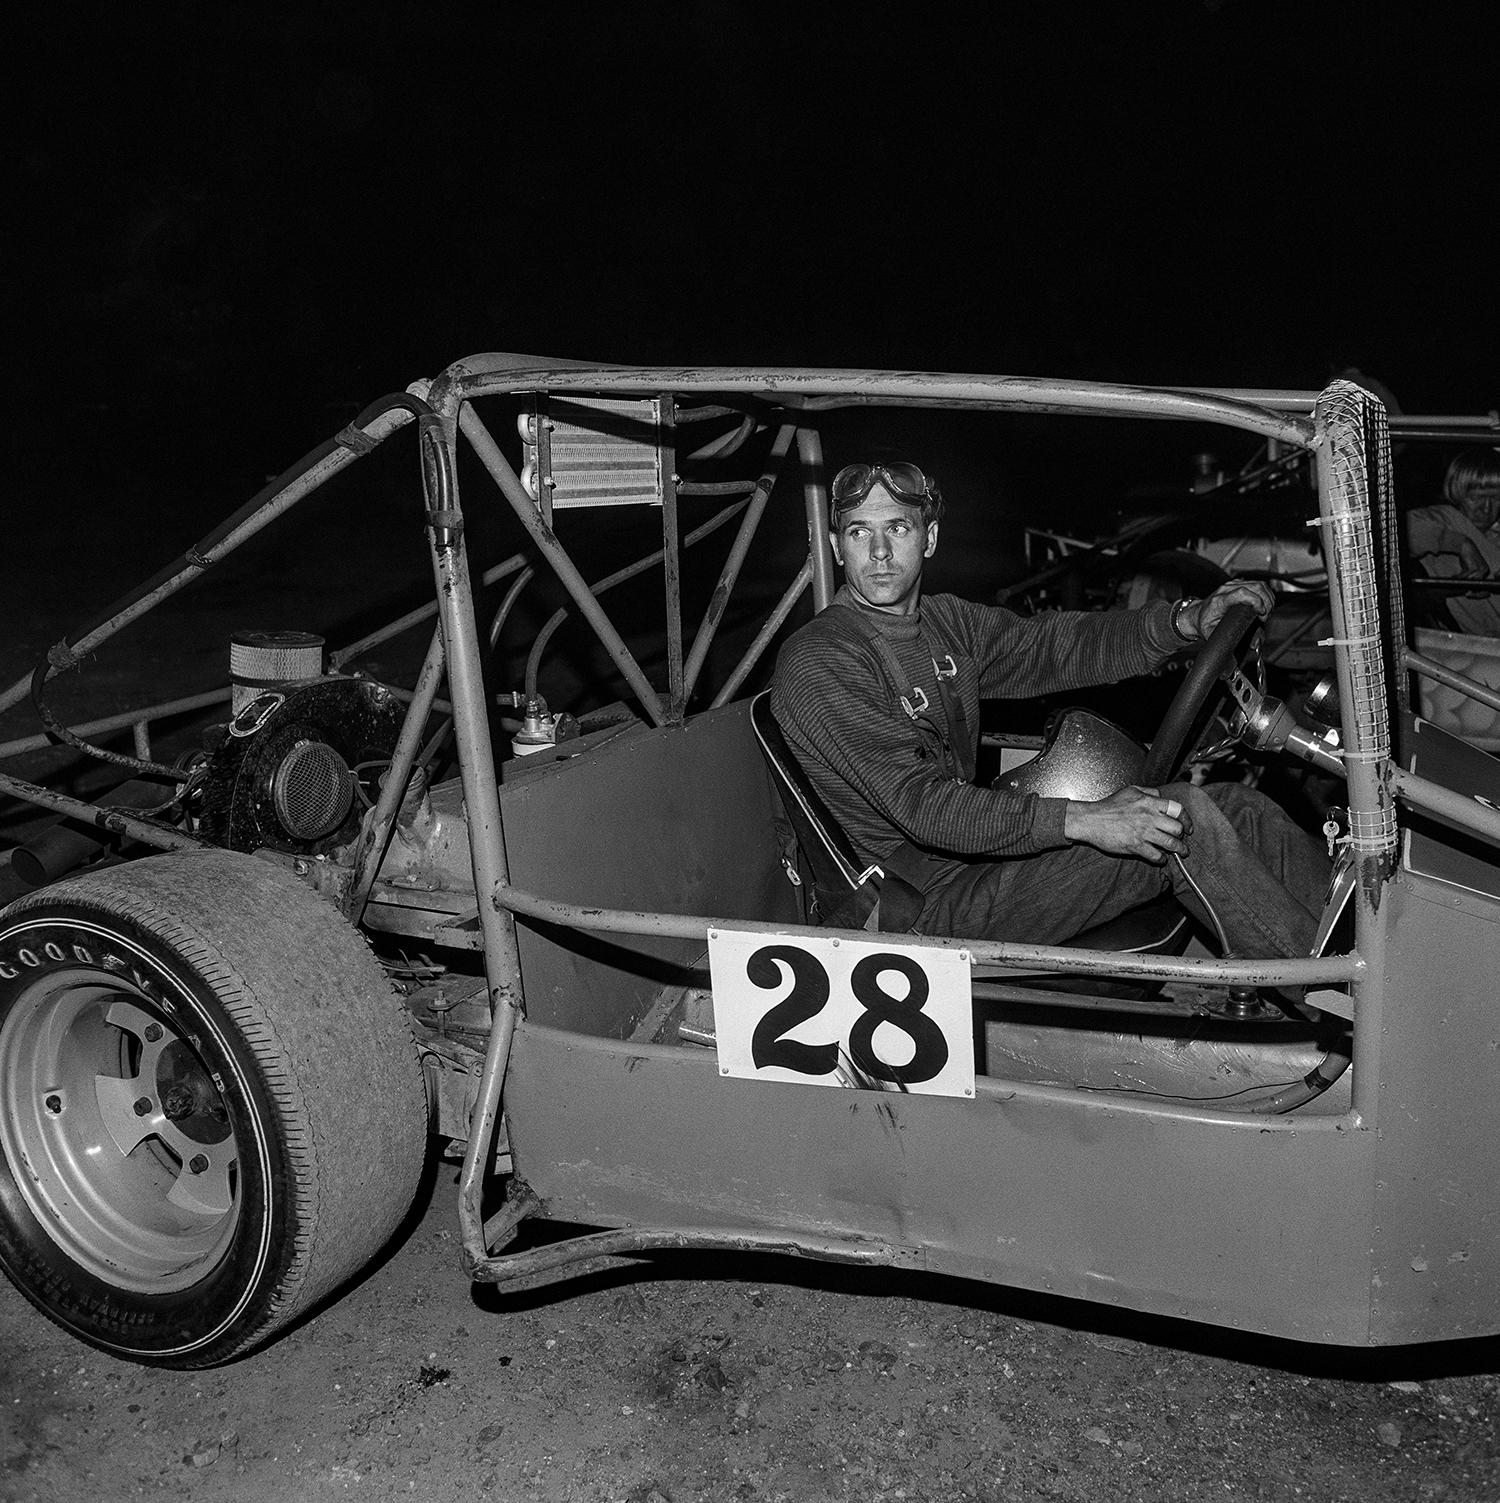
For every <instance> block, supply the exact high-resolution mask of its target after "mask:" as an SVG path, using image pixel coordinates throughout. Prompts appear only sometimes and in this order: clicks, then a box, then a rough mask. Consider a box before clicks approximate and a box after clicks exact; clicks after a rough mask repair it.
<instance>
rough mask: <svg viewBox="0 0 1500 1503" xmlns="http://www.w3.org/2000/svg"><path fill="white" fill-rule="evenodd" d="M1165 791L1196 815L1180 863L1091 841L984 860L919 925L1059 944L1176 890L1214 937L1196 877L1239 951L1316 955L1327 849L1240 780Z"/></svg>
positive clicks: (932, 899) (931, 900) (932, 898)
mask: <svg viewBox="0 0 1500 1503" xmlns="http://www.w3.org/2000/svg"><path fill="white" fill-rule="evenodd" d="M1161 791H1162V795H1163V797H1165V798H1173V799H1176V800H1177V801H1178V802H1179V803H1180V804H1181V805H1182V806H1183V808H1184V810H1186V812H1187V818H1188V821H1189V822H1190V828H1189V831H1188V834H1187V835H1186V837H1185V839H1186V844H1187V846H1188V854H1187V855H1186V856H1185V857H1184V858H1183V861H1182V865H1181V866H1179V864H1178V863H1177V862H1176V861H1174V860H1169V861H1168V862H1167V864H1166V865H1165V866H1152V865H1150V864H1149V863H1148V862H1145V861H1138V860H1136V859H1135V858H1134V857H1130V856H1108V855H1105V853H1104V852H1103V851H1097V850H1095V849H1094V848H1093V846H1088V845H1071V846H1066V847H1064V848H1063V849H1062V850H1057V851H1043V852H1042V853H1041V854H1040V855H1036V856H1021V857H1016V858H1014V859H1012V860H1009V861H979V862H975V863H973V864H972V865H971V866H969V867H967V868H966V869H965V870H964V871H962V872H960V873H959V874H958V875H957V876H956V877H952V878H950V879H949V880H948V881H946V882H944V883H943V884H942V885H941V886H939V887H936V888H933V889H932V890H931V891H929V892H928V894H927V901H926V903H925V904H924V906H923V908H922V917H921V918H920V919H919V920H918V922H917V932H918V933H920V934H947V935H953V936H954V937H955V938H958V939H1008V940H1013V941H1017V942H1021V943H1026V944H1042V945H1049V944H1062V943H1064V942H1066V941H1067V940H1070V939H1072V938H1074V937H1075V936H1076V935H1078V934H1080V933H1082V932H1083V931H1084V930H1085V929H1091V928H1093V927H1094V925H1095V924H1103V923H1107V922H1108V921H1109V920H1110V919H1112V918H1116V917H1118V915H1120V914H1122V913H1124V912H1126V911H1127V910H1129V909H1131V908H1135V907H1138V906H1139V905H1140V904H1142V903H1148V902H1150V901H1151V899H1152V898H1155V897H1159V896H1160V895H1161V894H1162V893H1164V892H1166V891H1167V890H1168V889H1169V888H1170V889H1171V890H1172V891H1174V892H1175V893H1176V895H1177V897H1178V898H1179V899H1180V900H1181V902H1182V906H1183V907H1184V908H1186V909H1187V910H1188V912H1189V913H1191V914H1192V915H1193V917H1194V918H1196V919H1197V920H1198V921H1199V922H1200V923H1201V924H1203V925H1204V926H1205V927H1206V928H1207V930H1208V931H1209V933H1210V934H1212V933H1214V932H1215V927H1214V923H1213V920H1212V918H1211V917H1210V916H1209V914H1208V913H1207V912H1205V910H1204V904H1203V901H1202V900H1201V899H1200V897H1199V894H1198V892H1195V891H1194V887H1193V883H1196V884H1197V887H1198V888H1199V889H1201V891H1202V897H1203V898H1204V899H1207V902H1208V905H1209V907H1211V908H1212V909H1213V911H1214V913H1215V914H1217V916H1218V920H1219V923H1220V925H1222V926H1223V930H1224V937H1225V938H1226V939H1227V940H1228V942H1229V948H1230V950H1231V952H1232V953H1233V954H1235V955H1237V956H1239V957H1241V958H1244V959H1262V958H1266V957H1269V956H1286V957H1292V956H1298V955H1307V954H1309V953H1311V950H1312V946H1313V940H1314V938H1315V937H1316V935H1317V929H1318V919H1319V916H1320V915H1321V913H1322V911H1323V901H1324V897H1325V895H1326V893H1327V890H1328V878H1329V873H1330V866H1329V862H1328V857H1327V855H1326V853H1325V850H1324V847H1323V846H1322V845H1321V844H1320V843H1319V842H1318V841H1317V840H1315V839H1314V838H1313V837H1312V836H1311V835H1309V834H1308V833H1307V832H1306V831H1305V830H1302V829H1300V828H1299V827H1298V826H1297V825H1296V824H1295V823H1294V822H1293V821H1292V820H1291V819H1290V818H1288V816H1287V815H1286V814H1285V813H1284V812H1283V811H1282V810H1281V809H1280V808H1279V807H1278V806H1277V805H1276V804H1274V803H1272V802H1271V800H1270V799H1268V798H1267V797H1266V796H1265V795H1264V794H1262V793H1257V792H1256V791H1255V790H1254V789H1253V788H1246V787H1244V786H1243V785H1242V784H1240V783H1210V784H1208V785H1207V786H1206V787H1203V788H1195V787H1193V786H1192V784H1190V783H1173V784H1171V785H1170V786H1168V787H1166V788H1163V789H1162V790H1161ZM1183 867H1185V868H1186V875H1184V872H1183ZM1187 877H1191V878H1192V882H1189V881H1188V880H1187Z"/></svg>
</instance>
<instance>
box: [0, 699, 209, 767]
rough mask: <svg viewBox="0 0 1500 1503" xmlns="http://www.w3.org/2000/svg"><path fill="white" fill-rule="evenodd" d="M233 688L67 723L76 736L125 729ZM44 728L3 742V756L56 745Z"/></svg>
mask: <svg viewBox="0 0 1500 1503" xmlns="http://www.w3.org/2000/svg"><path fill="white" fill-rule="evenodd" d="M233 693H234V690H233V689H232V688H231V687H230V686H229V685H227V684H226V685H225V686H224V687H223V688H222V689H209V690H208V691H207V692H206V693H203V694H189V695H188V696H187V697H186V698H185V699H168V700H164V701H163V702H162V703H161V704H154V705H143V706H142V707H141V708H140V709H139V710H126V711H124V712H123V713H122V714H119V715H106V716H105V717H104V719H103V720H87V721H85V722H84V723H83V724H82V725H71V726H69V727H68V729H69V730H70V731H72V732H73V734H74V735H75V736H84V737H93V736H103V735H107V734H109V732H111V731H124V730H129V729H132V728H133V727H135V726H141V725H150V724H151V723H152V722H153V721H157V720H168V719H170V718H171V717H172V716H173V715H186V714H187V713H188V712H189V711H190V710H206V709H208V707H209V706H210V705H221V704H223V703H224V702H225V701H226V700H228V699H229V698H230V697H231V696H232V695H233ZM56 745H57V742H55V741H54V740H53V739H52V737H51V736H49V735H48V734H47V733H46V732H45V731H44V732H42V733H40V734H39V735H36V736H18V737H17V738H16V739H15V740H14V741H6V742H0V760H4V759H5V758H7V757H19V756H21V755H23V754H24V753H26V752H34V751H46V750H47V749H48V748H49V747H53V746H56Z"/></svg>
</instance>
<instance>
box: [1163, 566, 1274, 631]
mask: <svg viewBox="0 0 1500 1503" xmlns="http://www.w3.org/2000/svg"><path fill="white" fill-rule="evenodd" d="M1232 605H1253V606H1254V607H1255V614H1256V615H1257V616H1259V617H1260V618H1261V620H1262V621H1264V620H1265V618H1266V617H1267V616H1269V615H1270V614H1271V612H1272V610H1273V609H1274V608H1275V606H1276V596H1275V595H1274V594H1272V592H1271V587H1270V585H1268V584H1265V583H1263V582H1262V581H1261V580H1258V579H1231V580H1230V581H1229V583H1228V584H1222V585H1220V586H1219V588H1218V589H1217V590H1215V591H1214V592H1213V594H1212V595H1210V596H1209V597H1208V599H1207V600H1203V601H1200V602H1199V603H1198V606H1197V608H1196V609H1195V610H1185V611H1183V613H1182V617H1181V620H1180V621H1179V623H1178V624H1179V625H1180V626H1181V627H1182V629H1183V632H1184V633H1185V634H1186V635H1187V636H1189V637H1192V636H1196V637H1197V638H1198V640H1199V641H1202V642H1206V641H1207V640H1208V639H1209V638H1210V637H1211V636H1212V635H1213V632H1214V627H1216V626H1217V625H1218V624H1219V622H1220V621H1222V620H1223V619H1224V612H1225V611H1227V610H1228V609H1229V607H1230V606H1232ZM1195 617H1196V618H1197V619H1196V620H1195V619H1194V618H1195Z"/></svg>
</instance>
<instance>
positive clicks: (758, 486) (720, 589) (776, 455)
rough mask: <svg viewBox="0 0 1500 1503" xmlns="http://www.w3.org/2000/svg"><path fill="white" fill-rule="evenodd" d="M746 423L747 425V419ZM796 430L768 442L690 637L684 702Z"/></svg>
mask: <svg viewBox="0 0 1500 1503" xmlns="http://www.w3.org/2000/svg"><path fill="white" fill-rule="evenodd" d="M746 421H747V422H748V421H749V419H746ZM796 431H797V429H796V425H795V424H794V423H783V424H782V425H781V427H780V428H779V429H778V430H777V433H776V437H775V439H774V440H772V443H771V452H770V455H769V456H768V458H767V460H766V468H765V470H764V472H763V473H762V475H761V477H760V479H759V480H758V481H756V483H755V490H754V492H753V493H752V494H751V497H750V505H749V507H748V508H747V509H746V512H745V515H744V518H743V520H742V521H741V522H740V530H739V532H738V533H737V534H736V535H735V539H734V546H733V547H732V548H730V550H729V557H728V558H727V559H725V560H724V567H723V569H722V570H721V571H720V573H719V582H718V584H716V585H715V586H714V592H713V595H712V597H711V598H710V600H709V602H708V609H707V610H706V611H704V613H703V620H702V621H701V622H699V624H698V632H697V635H696V636H695V637H694V638H693V646H692V650H691V652H689V654H688V660H687V666H686V668H685V669H684V670H683V687H682V693H683V699H684V701H686V700H690V699H691V698H692V697H693V690H694V689H695V688H696V687H697V684H698V675H699V674H700V673H701V672H702V671H703V665H704V663H705V662H706V661H707V660H708V650H709V648H710V647H712V646H713V640H714V633H715V632H717V631H718V629H719V622H720V621H722V620H723V619H724V612H725V611H726V610H727V609H728V608H729V599H730V596H732V595H733V594H734V587H735V584H736V583H737V582H738V580H739V577H740V570H741V568H743V567H744V563H745V557H746V555H747V554H748V553H749V552H750V544H751V541H752V540H753V539H754V537H755V532H756V529H757V528H758V527H759V526H760V519H761V517H762V516H764V515H765V510H766V502H767V501H769V500H770V499H771V489H772V487H773V486H774V485H775V484H776V477H777V476H778V475H779V474H780V473H781V462H782V460H784V459H785V458H786V454H787V450H788V449H790V448H791V445H792V439H793V437H794V436H795V434H796Z"/></svg>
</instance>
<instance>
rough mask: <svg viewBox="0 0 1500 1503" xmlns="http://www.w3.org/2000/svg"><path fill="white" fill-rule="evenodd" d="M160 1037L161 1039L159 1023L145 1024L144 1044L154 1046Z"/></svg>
mask: <svg viewBox="0 0 1500 1503" xmlns="http://www.w3.org/2000/svg"><path fill="white" fill-rule="evenodd" d="M160 1037H161V1024H160V1023H147V1024H146V1042H147V1043H148V1044H154V1043H155V1042H156V1041H157V1040H158V1039H159V1038H160Z"/></svg>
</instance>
